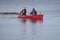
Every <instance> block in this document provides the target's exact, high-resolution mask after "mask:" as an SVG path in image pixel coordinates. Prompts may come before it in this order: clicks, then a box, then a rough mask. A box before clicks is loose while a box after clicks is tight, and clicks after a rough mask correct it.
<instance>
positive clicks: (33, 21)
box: [19, 18, 43, 23]
mask: <svg viewBox="0 0 60 40" xmlns="http://www.w3.org/2000/svg"><path fill="white" fill-rule="evenodd" d="M19 22H24V23H25V22H32V23H36V22H40V23H43V19H24V18H20V19H19Z"/></svg>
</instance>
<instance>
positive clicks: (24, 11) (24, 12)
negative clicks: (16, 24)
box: [20, 7, 27, 15]
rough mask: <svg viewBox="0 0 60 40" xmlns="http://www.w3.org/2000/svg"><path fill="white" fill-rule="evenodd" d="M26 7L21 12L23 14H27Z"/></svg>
mask: <svg viewBox="0 0 60 40" xmlns="http://www.w3.org/2000/svg"><path fill="white" fill-rule="evenodd" d="M26 11H27V10H26V8H25V7H24V9H23V10H22V11H21V12H20V14H21V15H26Z"/></svg>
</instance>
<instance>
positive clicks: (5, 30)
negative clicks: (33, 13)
mask: <svg viewBox="0 0 60 40" xmlns="http://www.w3.org/2000/svg"><path fill="white" fill-rule="evenodd" d="M43 14H44V19H43V20H33V19H22V18H17V17H16V16H17V14H0V40H60V12H43Z"/></svg>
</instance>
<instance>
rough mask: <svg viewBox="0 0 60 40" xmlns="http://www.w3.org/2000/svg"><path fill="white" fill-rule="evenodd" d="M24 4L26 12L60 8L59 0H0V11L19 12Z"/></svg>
mask: <svg viewBox="0 0 60 40" xmlns="http://www.w3.org/2000/svg"><path fill="white" fill-rule="evenodd" d="M24 6H25V7H26V9H27V10H28V12H29V11H31V10H32V8H36V10H37V11H48V10H60V0H0V12H20V11H21V10H22V8H23V7H24Z"/></svg>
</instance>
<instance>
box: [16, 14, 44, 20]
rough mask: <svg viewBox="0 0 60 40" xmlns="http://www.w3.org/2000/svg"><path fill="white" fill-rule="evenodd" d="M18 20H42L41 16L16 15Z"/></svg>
mask: <svg viewBox="0 0 60 40" xmlns="http://www.w3.org/2000/svg"><path fill="white" fill-rule="evenodd" d="M17 17H18V18H28V19H43V14H41V15H33V16H31V15H18V16H17Z"/></svg>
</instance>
